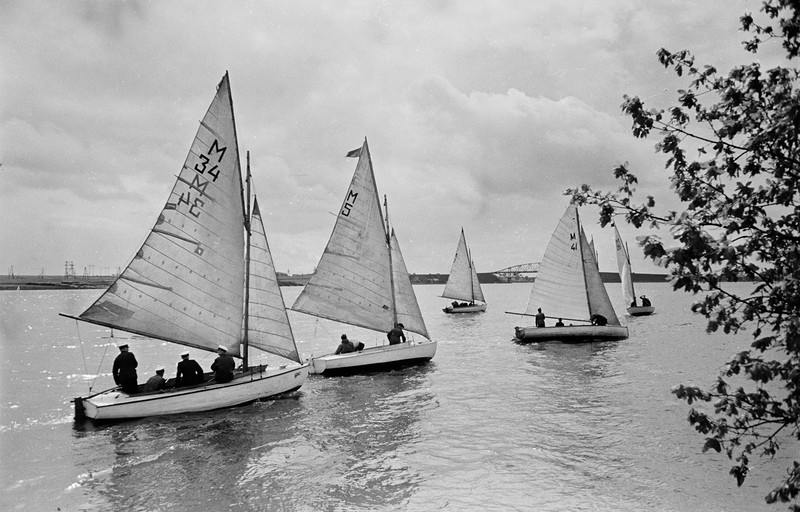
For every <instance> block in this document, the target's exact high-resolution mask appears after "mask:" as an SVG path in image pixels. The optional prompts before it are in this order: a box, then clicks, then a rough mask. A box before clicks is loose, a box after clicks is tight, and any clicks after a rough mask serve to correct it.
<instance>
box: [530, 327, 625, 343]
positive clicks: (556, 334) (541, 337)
mask: <svg viewBox="0 0 800 512" xmlns="http://www.w3.org/2000/svg"><path fill="white" fill-rule="evenodd" d="M514 330H515V336H516V339H517V341H518V342H521V343H529V342H542V341H560V342H562V343H588V342H593V341H618V340H624V339H626V338H627V337H628V328H627V327H625V326H624V325H567V326H563V327H515V328H514Z"/></svg>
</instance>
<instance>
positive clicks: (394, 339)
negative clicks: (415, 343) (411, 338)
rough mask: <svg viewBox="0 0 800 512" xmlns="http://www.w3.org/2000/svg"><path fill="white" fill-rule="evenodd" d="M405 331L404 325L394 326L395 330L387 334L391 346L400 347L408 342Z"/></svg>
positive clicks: (397, 324)
mask: <svg viewBox="0 0 800 512" xmlns="http://www.w3.org/2000/svg"><path fill="white" fill-rule="evenodd" d="M403 329H405V326H403V324H401V323H396V324H394V329H392V330H391V331H389V332H388V333H386V337H387V338H389V345H398V344H400V343H405V342H406V335H405V333H404V332H403Z"/></svg>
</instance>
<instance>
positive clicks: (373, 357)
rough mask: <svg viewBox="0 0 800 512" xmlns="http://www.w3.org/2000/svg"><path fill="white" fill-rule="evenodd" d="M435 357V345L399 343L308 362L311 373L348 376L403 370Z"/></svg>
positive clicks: (432, 343) (428, 343) (328, 355)
mask: <svg viewBox="0 0 800 512" xmlns="http://www.w3.org/2000/svg"><path fill="white" fill-rule="evenodd" d="M435 354H436V342H435V341H429V342H423V343H414V342H407V343H400V344H397V345H382V346H379V347H370V348H366V349H364V350H362V351H360V352H350V353H347V354H338V355H336V354H327V355H324V356H320V357H312V358H311V359H310V361H309V362H310V364H311V370H310V371H311V373H317V374H323V375H347V374H353V373H365V372H371V371H380V370H387V369H392V368H402V367H405V366H412V365H416V364H421V363H425V362H427V361H430V360H431V359H432V358H433V356H434V355H435Z"/></svg>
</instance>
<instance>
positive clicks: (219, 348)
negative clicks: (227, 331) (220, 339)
mask: <svg viewBox="0 0 800 512" xmlns="http://www.w3.org/2000/svg"><path fill="white" fill-rule="evenodd" d="M217 350H221V351H223V352H227V351H228V347H226V346H225V345H220V346H218V347H217Z"/></svg>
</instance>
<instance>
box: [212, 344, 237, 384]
mask: <svg viewBox="0 0 800 512" xmlns="http://www.w3.org/2000/svg"><path fill="white" fill-rule="evenodd" d="M217 353H218V354H219V356H218V357H217V358H216V359H214V363H212V364H211V371H212V372H214V380H215V381H217V382H219V383H225V382H230V381H232V380H233V370H234V369H235V368H236V362H234V360H233V357H231V356H230V355H228V347H226V346H225V345H220V346H218V347H217Z"/></svg>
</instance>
